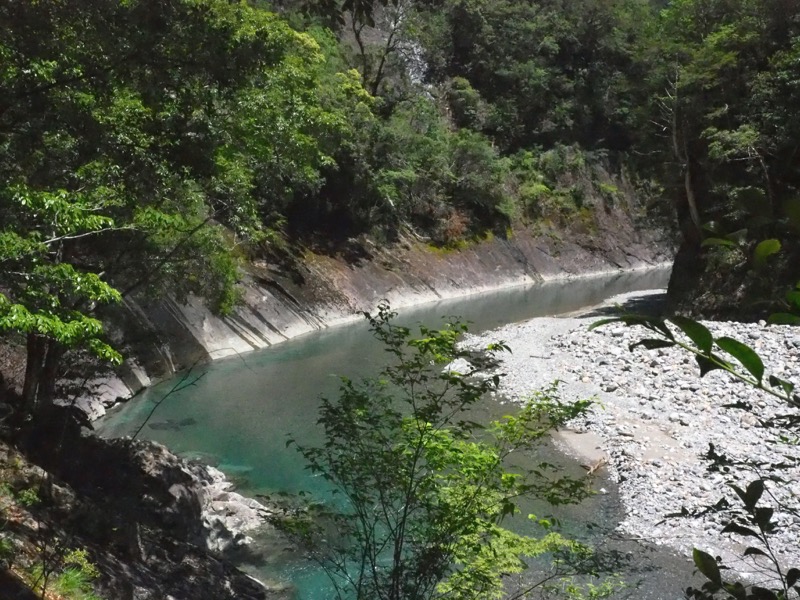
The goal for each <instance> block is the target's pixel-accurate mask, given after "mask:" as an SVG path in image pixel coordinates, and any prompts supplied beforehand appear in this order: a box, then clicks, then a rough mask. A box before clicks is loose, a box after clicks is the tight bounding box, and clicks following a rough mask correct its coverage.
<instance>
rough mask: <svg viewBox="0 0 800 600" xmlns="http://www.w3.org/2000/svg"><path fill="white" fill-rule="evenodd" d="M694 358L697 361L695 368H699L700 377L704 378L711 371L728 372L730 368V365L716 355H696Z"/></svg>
mask: <svg viewBox="0 0 800 600" xmlns="http://www.w3.org/2000/svg"><path fill="white" fill-rule="evenodd" d="M694 358H695V360H696V361H697V366H698V367H700V377H704V376H706V375H707V374H708V373H711V371H716V370H719V369H722V370H728V369H731V368H732V367H731V365H730V364H728V363H727V362H726V361H724V360H722V359H721V358H720V357H719V356H717V355H716V354H712V355H711V356H703V355H702V354H696V355H695V357H694ZM712 359H713V360H712Z"/></svg>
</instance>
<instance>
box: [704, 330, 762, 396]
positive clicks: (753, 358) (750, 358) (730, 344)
mask: <svg viewBox="0 0 800 600" xmlns="http://www.w3.org/2000/svg"><path fill="white" fill-rule="evenodd" d="M715 343H716V344H717V346H719V347H720V348H721V349H722V350H724V351H725V352H727V353H728V354H730V355H731V356H733V357H734V358H735V359H736V360H738V361H739V362H740V363H741V364H742V366H743V367H744V368H745V369H747V371H748V372H749V373H750V374H751V375H752V376H753V377H755V378H756V381H758V383H759V384H760V383H761V380H762V379H764V362H763V361H762V360H761V357H760V356H759V355H758V354H757V353H756V352H755V350H753V349H752V348H751V347H750V346H748V345H747V344H743V343H742V342H740V341H738V340H735V339H733V338H729V337H721V338H718V339H717V340H715Z"/></svg>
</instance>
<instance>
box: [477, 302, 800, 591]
mask: <svg viewBox="0 0 800 600" xmlns="http://www.w3.org/2000/svg"><path fill="white" fill-rule="evenodd" d="M660 299H663V293H662V292H658V291H654V292H650V293H648V294H643V293H641V292H637V293H634V294H629V295H623V296H621V297H617V298H614V299H612V300H610V301H609V303H608V304H607V305H605V306H603V307H598V308H597V309H592V310H589V311H582V312H581V314H578V315H574V316H570V317H566V318H541V319H534V320H531V321H529V322H526V323H519V324H511V325H508V326H505V327H501V328H500V329H498V330H496V331H493V332H490V333H487V334H484V335H480V336H475V337H470V338H468V340H467V341H466V343H467V344H469V345H471V346H474V347H476V348H477V347H481V346H484V345H485V344H487V343H490V342H496V341H501V340H502V341H503V342H504V343H506V344H507V345H508V346H509V348H510V350H511V352H510V353H507V354H505V355H504V358H503V362H502V365H501V366H500V368H499V372H502V373H504V374H505V377H504V378H503V383H502V391H503V393H504V395H505V396H506V398H508V399H509V400H512V401H515V400H519V399H522V398H525V397H526V396H528V395H529V394H530V393H531V392H533V391H534V390H536V389H539V388H542V387H544V386H546V385H547V384H549V383H551V382H552V381H553V380H554V379H559V380H560V381H561V385H560V389H561V393H562V396H563V397H564V398H565V399H566V398H573V399H574V398H579V397H580V398H585V397H594V398H595V399H596V402H595V404H594V406H593V408H592V410H591V411H590V413H589V414H588V415H587V416H586V417H585V418H581V419H580V420H578V421H576V422H574V423H572V424H571V427H570V429H569V430H567V431H563V432H561V433H560V434H558V439H559V441H560V443H561V444H562V445H563V446H564V447H565V449H566V450H567V451H568V452H570V453H573V454H576V455H578V456H581V457H583V458H584V459H585V460H587V461H588V462H589V463H591V464H595V465H596V464H598V462H600V461H603V460H606V461H607V465H606V467H607V469H608V473H609V475H610V477H611V478H612V479H613V480H615V481H616V482H618V483H619V489H620V494H621V497H622V501H623V503H624V505H625V509H626V516H625V518H624V520H623V521H622V523H620V525H619V530H620V532H621V533H622V534H623V535H625V536H629V537H630V538H632V539H642V540H647V541H650V542H653V543H655V544H658V545H666V546H669V547H672V548H674V549H676V550H677V551H679V552H681V553H684V554H690V553H691V549H692V548H695V547H697V548H699V549H701V550H704V551H706V552H708V553H709V554H711V555H712V556H721V557H722V559H723V561H724V564H727V565H728V566H730V567H731V568H733V569H734V570H735V571H736V572H737V573H738V574H740V575H741V576H742V577H743V578H745V579H750V580H753V579H756V580H757V579H759V578H762V580H763V576H764V575H763V571H764V566H765V563H764V560H763V558H762V557H759V556H749V557H747V558H746V559H742V552H743V550H744V549H745V548H746V547H747V546H748V545H752V540H751V541H750V543H748V540H747V539H744V538H742V537H740V536H736V535H733V534H730V533H724V534H723V533H721V532H720V531H721V529H722V527H723V524H724V522H725V519H724V515H723V514H720V513H715V512H713V511H710V512H708V511H704V509H705V508H706V507H709V506H711V505H714V504H715V503H716V502H718V501H719V500H720V499H721V498H726V499H727V500H728V501H729V502H730V503H731V504H732V505H735V504H736V502H737V499H736V498H735V494H734V492H733V489H732V488H731V487H730V486H729V484H731V483H735V484H738V485H740V486H741V487H742V488H744V487H746V484H747V482H749V481H752V480H754V479H757V478H758V477H759V476H766V475H769V474H770V473H772V474H774V475H777V476H778V477H780V478H781V480H783V481H784V483H779V482H778V481H773V482H769V483H768V484H767V492H766V494H765V499H767V498H768V502H767V504H768V505H770V506H773V507H775V521H776V522H777V523H778V525H779V526H783V527H782V528H781V529H780V530H779V531H778V532H777V533H776V534H775V535H774V536H771V540H770V544H771V546H772V550H773V551H774V552H775V554H776V556H777V557H778V560H779V562H780V563H781V564H782V566H784V567H785V566H795V565H797V564H798V563H799V562H800V552H799V551H798V547H797V543H796V537H795V535H794V532H796V527H797V526H798V525H800V518H798V517H797V515H796V514H795V512H796V511H795V512H793V511H792V507H794V508H795V509H796V507H797V506H798V502H800V486H798V484H797V481H798V475H800V449H798V446H797V444H796V443H794V442H793V440H794V436H793V435H791V432H787V430H785V429H783V428H782V427H778V426H776V425H775V424H774V422H773V421H772V419H773V418H774V417H777V416H779V415H784V414H786V413H792V412H795V410H794V409H791V408H790V407H788V406H787V405H786V404H785V403H782V402H780V401H779V400H778V399H776V398H774V397H772V396H770V395H768V394H766V393H763V392H760V391H758V390H755V389H753V388H751V387H749V386H747V385H744V384H737V383H736V382H734V381H732V379H731V377H730V375H728V374H726V373H723V372H720V371H715V372H712V373H709V374H707V375H706V376H705V377H703V378H702V379H701V378H700V376H699V371H698V368H697V365H696V363H695V361H694V360H693V357H692V356H691V355H690V354H689V353H688V352H685V351H682V350H681V349H676V348H667V349H663V348H662V349H655V350H645V349H644V348H641V347H638V348H635V349H634V350H632V351H631V350H629V346H630V345H631V344H634V343H636V342H638V341H639V340H641V339H643V338H645V337H649V336H648V335H647V333H649V332H647V331H646V330H645V329H643V328H640V327H630V328H629V327H625V326H622V325H620V324H616V325H608V326H604V327H600V328H598V329H596V330H594V331H591V332H590V331H589V330H588V327H589V325H590V324H591V323H592V322H594V321H597V320H599V319H600V318H602V317H607V316H608V315H609V314H613V313H614V309H613V305H614V304H615V303H621V305H622V307H623V309H625V310H628V311H631V312H635V311H638V310H639V309H640V308H642V307H643V306H644V307H647V306H650V305H652V304H653V302H654V301H656V300H660ZM705 325H706V326H707V327H708V328H709V329H710V330H711V331H712V333H713V334H714V335H715V337H717V336H721V335H726V336H730V337H733V338H735V339H738V340H740V341H742V342H744V343H746V344H749V345H750V346H751V347H752V348H753V349H755V350H756V351H757V352H758V353H759V354H760V355H761V357H762V358H763V359H764V362H765V364H766V366H767V370H768V372H769V373H771V374H774V375H776V376H778V377H781V378H782V379H785V380H788V381H792V382H798V381H800V336H798V333H797V330H796V329H794V328H791V327H788V326H772V325H770V326H767V325H766V324H765V323H764V322H763V321H762V322H760V323H751V324H746V323H737V322H705ZM731 405H737V406H740V407H749V410H743V409H740V410H736V409H735V408H731ZM711 445H713V448H714V450H715V451H716V452H717V453H718V454H720V455H724V456H726V457H727V458H728V459H730V460H732V461H739V460H741V461H749V462H750V464H751V467H750V468H748V469H745V468H738V469H733V470H731V472H730V473H726V472H725V469H719V470H714V469H710V468H709V464H708V463H707V461H705V460H704V456H705V455H706V454H707V453H708V451H709V448H710V447H711ZM778 465H779V466H778ZM773 471H774V472H773ZM779 481H780V480H779ZM684 509H685V511H686V512H687V513H689V514H694V513H697V516H694V517H682V518H675V517H670V515H674V514H676V513H681V512H682V511H683V510H684Z"/></svg>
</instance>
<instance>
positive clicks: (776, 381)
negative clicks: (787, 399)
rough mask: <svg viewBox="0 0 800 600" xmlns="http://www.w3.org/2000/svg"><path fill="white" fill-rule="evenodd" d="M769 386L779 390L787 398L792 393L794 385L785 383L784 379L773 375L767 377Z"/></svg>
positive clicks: (788, 382) (789, 382)
mask: <svg viewBox="0 0 800 600" xmlns="http://www.w3.org/2000/svg"><path fill="white" fill-rule="evenodd" d="M769 384H770V385H771V386H772V387H779V388H781V389H782V390H783V391H784V392H785V393H786V395H787V396H788V395H789V394H791V393H792V392H793V391H794V384H793V383H792V382H791V381H786V380H785V379H781V378H780V377H775V375H770V376H769Z"/></svg>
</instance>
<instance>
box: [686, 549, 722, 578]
mask: <svg viewBox="0 0 800 600" xmlns="http://www.w3.org/2000/svg"><path fill="white" fill-rule="evenodd" d="M692 558H693V559H694V564H695V566H696V567H697V570H698V571H700V572H701V573H702V574H703V575H705V576H706V577H707V578H708V579H709V581H712V582H714V583H716V584H717V585H722V576H721V575H720V572H719V566H718V565H717V561H716V560H714V557H713V556H711V555H710V554H708V553H706V552H703V551H702V550H698V549H697V548H695V549H694V552H692Z"/></svg>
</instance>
